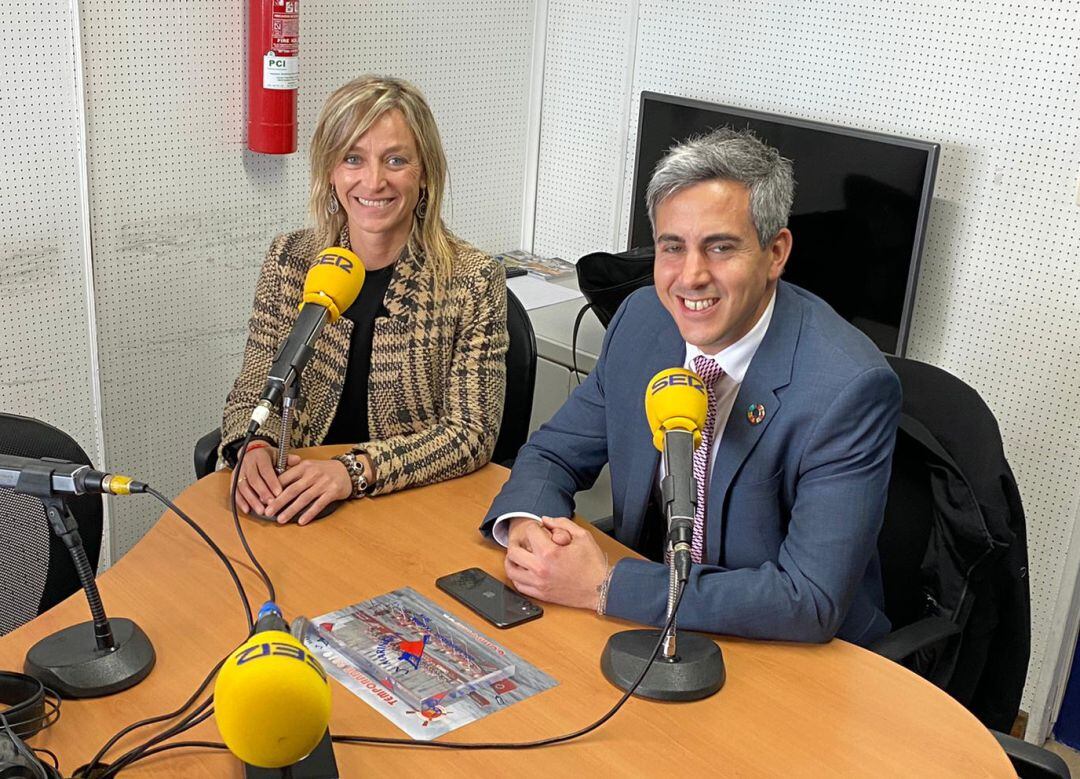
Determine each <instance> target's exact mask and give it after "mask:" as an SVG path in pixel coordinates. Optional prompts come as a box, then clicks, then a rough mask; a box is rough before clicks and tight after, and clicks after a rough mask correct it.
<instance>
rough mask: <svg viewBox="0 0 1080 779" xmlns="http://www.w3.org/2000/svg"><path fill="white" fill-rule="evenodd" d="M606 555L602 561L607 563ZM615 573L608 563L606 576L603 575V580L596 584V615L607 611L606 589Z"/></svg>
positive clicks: (608, 587)
mask: <svg viewBox="0 0 1080 779" xmlns="http://www.w3.org/2000/svg"><path fill="white" fill-rule="evenodd" d="M606 558H607V556H606V555H605V559H604V563H605V564H607V559H606ZM614 573H615V566H614V565H609V566H608V571H607V576H605V577H604V581H602V582H600V583H599V584H598V585H596V594H597V595H598V596H599V597H598V598H597V600H596V614H597V616H600V617H602V616H604V613H605V612H606V611H607V596H608V590H610V589H611V577H612V575H614Z"/></svg>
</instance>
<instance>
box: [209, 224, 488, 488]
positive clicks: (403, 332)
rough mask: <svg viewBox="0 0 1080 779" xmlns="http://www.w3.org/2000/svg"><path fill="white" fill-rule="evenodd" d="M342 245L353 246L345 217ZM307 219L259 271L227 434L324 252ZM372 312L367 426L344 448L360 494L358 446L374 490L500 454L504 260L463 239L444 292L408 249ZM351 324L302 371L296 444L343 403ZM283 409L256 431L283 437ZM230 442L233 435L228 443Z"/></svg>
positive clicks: (342, 325) (440, 475)
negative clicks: (364, 435) (365, 433)
mask: <svg viewBox="0 0 1080 779" xmlns="http://www.w3.org/2000/svg"><path fill="white" fill-rule="evenodd" d="M341 238H342V245H343V246H346V247H347V246H349V242H348V228H346V229H345V230H343V231H342V236H341ZM321 248H322V247H321V246H316V244H315V241H314V239H313V235H312V232H311V231H310V230H300V231H296V232H292V233H286V234H284V235H281V236H278V237H277V238H276V239H275V240H274V243H273V244H272V245H271V247H270V251H269V252H268V253H267V255H266V260H265V261H264V262H263V266H262V271H261V272H260V274H259V281H258V285H257V287H256V290H255V305H254V310H253V312H252V315H251V320H250V322H249V333H248V340H247V345H246V346H245V348H244V360H243V367H242V369H241V371H240V376H239V377H238V378H237V379H236V383H235V385H234V386H233V388H232V391H231V392H230V393H229V395H228V398H227V399H226V401H225V414H224V419H223V421H222V425H221V440H222V442H223V443H224V444H226V445H227V444H229V443H232V442H235V441H237V440H239V439H241V438H243V436H244V433H245V431H246V430H247V424H248V420H249V419H250V415H251V410H252V409H253V408H254V407H255V404H256V403H257V402H258V400H259V395H260V393H261V392H262V388H263V384H264V383H265V381H266V376H267V374H268V373H269V372H270V365H271V363H272V362H273V359H274V354H275V352H276V351H277V349H278V346H279V345H280V344H281V342H282V341H284V340H285V338H286V337H287V336H288V334H289V331H290V330H291V329H292V327H293V324H294V323H295V321H296V318H297V315H298V306H299V302H300V299H301V294H302V292H303V286H304V279H305V277H306V276H307V272H308V269H309V268H310V267H311V265H312V262H313V260H314V258H315V255H316V254H317V253H318V251H319V250H320V249H321ZM383 305H384V306H385V308H386V310H387V311H388V312H389V316H382V317H378V318H377V319H376V320H375V326H374V333H373V335H372V344H371V373H370V375H369V378H368V430H369V431H370V435H371V437H372V440H370V441H360V442H357V444H356V446H355V447H353V449H352V450H351V451H350V452H349V453H348V454H346V455H344V456H342V457H340V458H338V459H340V460H342V462H344V463H345V465H346V467H347V468H348V470H349V473H350V475H351V476H352V477H353V484H354V488H353V495H354V496H356V495H357V494H359V490H358V479H359V476H360V469H359V468H358V466H357V464H356V457H357V456H358V455H359V454H361V453H367V455H368V456H369V457H370V458H371V462H372V464H373V465H374V468H375V481H374V483H373V484H372V485H370V486H369V488H368V494H371V495H374V494H378V493H385V492H392V491H395V490H400V489H404V488H405V487H413V486H419V485H422V484H430V483H432V482H437V481H442V480H444V479H450V478H453V477H455V476H461V475H464V474H466V473H471V472H472V471H474V470H476V469H477V468H480V467H481V466H483V465H484V464H486V463H487V462H488V461H489V460H490V459H491V453H492V451H493V450H494V448H495V439H496V438H497V436H498V433H499V425H500V424H501V422H502V410H503V395H504V392H505V386H506V363H505V356H506V349H507V344H508V342H509V339H508V336H507V332H506V281H505V275H504V272H503V270H502V268H501V267H500V266H499V265H498V264H497V263H496V262H495V261H494V260H492V259H491V258H490V257H488V256H487V255H485V254H483V253H482V252H480V251H478V250H477V249H474V248H472V247H470V246H461V247H459V248H458V249H457V251H456V253H455V257H454V260H453V265H452V273H451V279H450V283H449V285H448V286H444V288H443V289H442V290H440V291H439V292H438V293H436V288H435V274H434V271H433V270H432V269H431V268H430V267H429V266H428V265H427V264H426V263H425V262H424V258H423V255H422V254H419V253H414V252H413V251H407V252H406V253H405V254H404V255H403V256H402V257H401V259H399V260H398V261H397V263H396V264H395V266H394V272H393V276H392V278H391V280H390V285H389V287H388V288H387V291H386V296H385V297H384V299H383ZM352 329H353V323H352V322H351V321H349V320H348V319H346V318H345V317H339V318H338V319H337V321H335V322H333V323H332V324H329V325H327V326H326V328H325V329H324V330H323V332H322V334H321V335H320V337H319V339H318V341H317V342H316V344H315V353H314V355H313V356H312V358H311V361H310V362H309V363H308V365H307V368H305V370H304V376H303V386H302V393H301V395H302V397H303V398H304V399H305V404H304V406H303V407H302V409H301V411H300V412H299V413H298V414H297V415H296V416H295V418H294V423H293V427H292V431H291V441H290V446H294V447H298V446H315V445H318V444H320V443H322V441H323V439H324V438H325V437H326V433H327V431H328V430H329V429H330V423H331V422H332V421H333V419H334V415H335V414H336V413H337V410H338V404H339V402H340V400H341V391H342V387H343V386H344V381H345V371H346V368H347V367H348V359H349V340H350V338H351V336H352ZM280 422H281V416H280V409H278V410H277V413H276V415H275V414H272V415H271V416H270V419H269V421H268V422H267V424H266V425H265V426H264V428H262V429H260V430H259V432H258V435H260V436H263V437H265V438H267V439H269V440H271V441H273V442H277V441H278V438H279V435H280V430H279V428H280ZM223 449H224V446H223Z"/></svg>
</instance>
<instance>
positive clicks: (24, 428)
mask: <svg viewBox="0 0 1080 779" xmlns="http://www.w3.org/2000/svg"><path fill="white" fill-rule="evenodd" d="M0 453H3V454H8V455H15V456H17V457H55V458H57V459H60V460H69V461H71V462H77V463H84V464H86V465H90V464H91V463H90V458H89V457H87V456H86V452H84V451H83V450H82V447H80V446H79V445H78V444H77V443H76V442H75V440H74V439H73V438H72V437H71V436H69V435H68V434H66V433H64V432H62V431H60V430H57V429H56V428H55V427H53V426H52V425H49V424H46V423H45V422H41V421H39V420H37V419H31V418H29V417H21V416H16V415H14V414H4V413H0ZM101 501H102V499H101V496H99V495H79V496H77V497H71V498H68V501H67V503H68V507H69V508H70V509H71V513H72V516H74V517H75V520H76V522H77V523H78V525H79V535H80V536H81V537H82V541H83V545H84V546H85V548H86V556H87V558H88V559H89V560H90V563H91V565H93V566H94V567H95V568H96V567H97V562H98V557H99V555H100V553H101V533H102V503H101ZM79 587H80V584H79V575H78V573H77V572H76V571H75V565H74V563H73V562H72V561H71V555H70V554H69V553H68V551H67V548H66V547H65V546H64V544H63V543H62V542H61V541H60V540H59V539H58V538H56V536H55V535H53V533H52V532H51V531H50V529H49V522H48V520H47V519H46V518H45V508H44V506H42V504H41V501H40V500H39V499H38V498H34V497H30V496H28V495H18V494H16V493H14V492H12V491H11V490H9V489H6V488H0V635H4V634H5V633H8V632H10V631H12V630H14V629H15V628H17V627H18V626H19V625H21V624H23V623H24V622H27V621H29V620H31V619H33V618H34V617H36V616H37V615H38V614H40V613H42V612H44V611H46V610H47V609H50V608H52V607H53V606H55V605H56V604H57V603H59V602H60V601H62V600H63V599H64V598H66V597H68V596H69V595H71V594H72V593H73V592H75V591H76V590H78V589H79Z"/></svg>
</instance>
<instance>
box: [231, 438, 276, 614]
mask: <svg viewBox="0 0 1080 779" xmlns="http://www.w3.org/2000/svg"><path fill="white" fill-rule="evenodd" d="M251 435H252V434H251V433H248V434H247V435H246V436H245V437H244V442H243V443H242V444H240V450H239V452H237V455H236V470H235V471H234V472H233V479H232V490H231V491H230V495H229V506H230V507H231V508H232V516H233V524H234V525H235V526H236V534H237V535H238V536H240V543H241V544H243V546H244V551H245V552H247V556H248V559H249V560H251V564H252V565H254V566H255V570H256V571H258V572H259V576H261V577H262V580H263V584H265V585H266V592H267V593H268V594H269V598H270V600H272V601H274V602H275V603H276V602H277V592H276V591H275V590H274V583H273V582H272V581H270V576H269V575H268V574H267V573H266V570H265V569H264V568H263V567H262V564H261V563H260V562H259V561H258V559H257V558H256V557H255V553H254V552H252V551H251V546H249V545H248V540H247V536H246V535H244V528H243V526H242V525H241V524H240V515H239V514H238V513H236V490H237V488H238V487H239V486H240V465H241V464H242V463H243V462H244V456H245V455H246V454H247V448H248V444H250V443H251Z"/></svg>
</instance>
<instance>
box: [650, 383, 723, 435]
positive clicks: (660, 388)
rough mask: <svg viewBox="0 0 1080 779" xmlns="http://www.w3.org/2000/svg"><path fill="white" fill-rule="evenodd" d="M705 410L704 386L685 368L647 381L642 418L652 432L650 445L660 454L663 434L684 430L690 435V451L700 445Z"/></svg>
mask: <svg viewBox="0 0 1080 779" xmlns="http://www.w3.org/2000/svg"><path fill="white" fill-rule="evenodd" d="M708 410H709V396H708V395H707V394H706V392H705V383H704V382H703V381H702V380H701V377H700V376H698V375H697V374H696V373H694V372H693V371H689V370H687V369H686V368H668V369H666V370H662V371H660V372H659V373H658V374H656V375H655V376H653V377H652V379H651V380H650V381H649V388H648V390H646V392H645V416H646V418H647V419H648V420H649V428H650V429H651V430H652V431H653V446H655V447H656V448H657V449H659V450H660V451H661V452H662V451H664V434H665V433H667V432H669V431H671V430H686V431H688V432H689V433H691V434H693V437H694V448H697V446H698V445H699V444H700V443H701V428H702V427H703V426H704V424H705V414H706V413H707V412H708Z"/></svg>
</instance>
